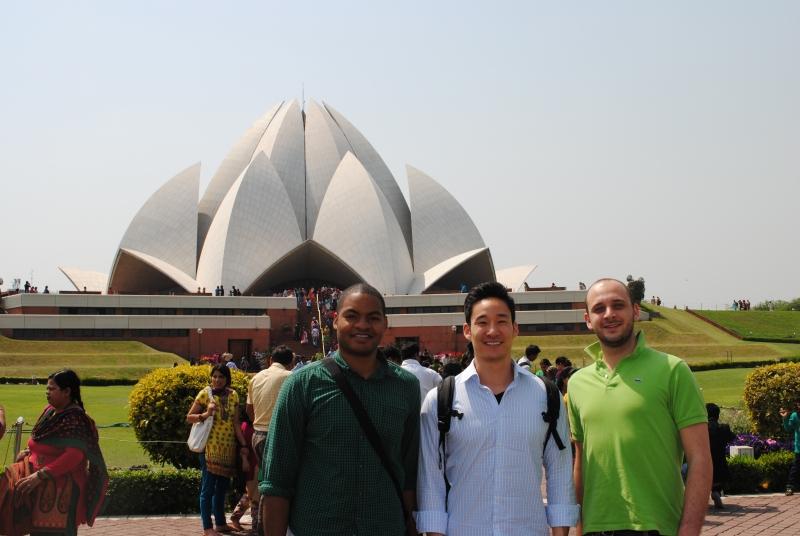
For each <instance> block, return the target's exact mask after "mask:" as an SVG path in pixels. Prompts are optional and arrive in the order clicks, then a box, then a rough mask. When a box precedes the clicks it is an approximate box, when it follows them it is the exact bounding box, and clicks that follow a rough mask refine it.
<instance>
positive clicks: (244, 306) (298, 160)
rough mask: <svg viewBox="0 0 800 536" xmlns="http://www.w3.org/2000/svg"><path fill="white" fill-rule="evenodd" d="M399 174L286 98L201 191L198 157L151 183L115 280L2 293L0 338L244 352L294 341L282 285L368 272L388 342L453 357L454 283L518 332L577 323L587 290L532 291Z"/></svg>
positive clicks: (312, 109) (423, 187) (523, 269)
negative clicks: (503, 300) (509, 306)
mask: <svg viewBox="0 0 800 536" xmlns="http://www.w3.org/2000/svg"><path fill="white" fill-rule="evenodd" d="M406 178H407V183H408V199H406V197H405V196H404V194H403V192H402V191H401V189H400V187H399V185H398V184H397V181H396V180H395V178H394V176H393V175H392V173H391V171H390V170H389V168H388V167H387V166H386V164H385V163H384V161H383V160H382V159H381V157H380V155H379V154H378V152H377V151H376V150H375V149H374V148H373V146H372V145H371V144H370V143H369V141H368V140H367V139H366V138H365V137H364V135H363V134H362V133H361V132H360V131H359V130H358V129H356V127H355V126H353V124H351V123H350V122H349V121H348V120H347V119H346V118H345V117H344V116H343V115H342V114H340V113H339V112H338V111H336V110H335V109H334V108H333V107H332V106H330V105H329V104H327V103H321V104H320V103H317V102H314V101H309V102H307V103H305V104H304V105H303V104H301V103H299V102H298V101H296V100H293V101H285V102H281V103H279V104H277V105H276V106H274V107H273V108H272V109H271V110H269V111H268V112H267V113H266V114H265V115H264V116H262V117H261V118H259V119H258V120H257V121H256V122H255V123H254V124H253V125H252V126H251V127H250V128H249V129H248V130H247V131H246V132H245V133H244V135H243V136H242V137H241V138H240V139H239V140H238V141H237V142H236V143H235V144H234V146H233V148H232V149H231V150H230V152H229V153H228V155H227V156H226V158H225V159H224V160H223V162H222V163H221V164H220V166H219V169H217V170H216V172H215V173H214V175H213V176H212V178H211V180H210V182H209V184H208V187H207V188H206V189H205V191H204V192H202V195H201V192H200V164H199V163H198V164H195V165H192V166H190V167H188V168H187V169H185V170H183V171H181V172H180V173H178V174H177V175H175V176H174V177H172V178H171V179H169V180H167V181H166V182H165V183H164V184H163V185H162V186H161V187H160V188H159V189H158V190H157V191H156V192H154V193H153V194H152V195H151V197H150V198H149V199H148V200H147V201H146V202H145V203H144V205H143V206H142V207H141V208H140V209H139V211H138V212H137V213H136V214H135V215H134V216H133V218H132V219H131V222H130V224H129V226H128V229H127V231H126V232H125V234H124V235H123V236H122V238H121V240H120V243H119V247H118V248H117V250H116V251H115V252H109V256H110V257H111V263H110V270H109V272H108V273H98V272H92V271H86V270H81V269H76V268H67V267H60V269H61V271H62V272H63V273H64V275H65V276H66V277H67V278H68V279H69V281H70V282H71V283H72V284H73V286H74V289H72V290H65V291H61V292H58V293H53V294H24V293H22V294H13V295H8V296H4V297H3V298H2V308H3V309H4V310H5V311H6V312H7V313H9V314H6V315H0V332H2V333H3V334H5V335H8V336H11V337H17V338H47V339H62V338H63V339H74V338H104V339H133V340H141V341H142V342H145V343H146V344H149V345H151V346H153V347H155V348H158V349H162V350H165V351H172V352H175V353H177V354H179V355H181V356H183V357H186V358H187V359H195V358H197V357H199V356H200V355H201V354H206V353H210V352H223V351H231V352H233V353H235V354H243V353H248V354H249V353H250V352H252V351H254V350H256V351H266V350H267V349H268V348H269V347H270V346H271V345H275V344H280V343H283V342H288V341H289V340H290V339H291V338H292V336H293V332H294V327H295V325H297V324H298V323H303V324H304V323H305V322H306V321H307V320H308V318H307V317H306V315H305V314H304V311H303V309H304V308H303V307H298V301H297V300H296V298H295V297H292V296H284V294H286V290H287V289H294V288H311V287H315V288H320V287H322V286H326V287H336V288H344V287H347V286H349V285H351V284H353V283H356V282H359V281H365V282H367V283H369V284H371V285H373V286H375V287H376V288H378V289H379V290H380V291H381V292H382V293H384V295H385V296H386V302H387V307H388V309H389V311H388V312H389V326H390V327H389V330H388V331H387V334H386V336H385V340H384V341H383V342H384V344H391V343H394V342H398V341H401V340H416V341H418V342H419V343H420V345H421V347H423V348H425V349H427V350H429V351H431V352H433V353H437V352H449V351H453V352H455V351H461V350H462V349H463V345H464V341H463V337H462V336H460V329H461V324H462V323H463V313H462V305H463V300H464V296H463V294H462V293H461V292H463V290H464V288H468V287H471V286H473V285H475V284H477V283H480V282H482V281H489V280H497V281H500V282H502V283H503V284H505V286H506V287H507V288H509V289H511V291H512V292H514V294H513V296H514V298H515V300H516V302H517V304H518V321H519V323H520V331H521V332H523V333H575V332H579V331H583V330H585V329H586V328H585V326H584V324H583V300H584V296H585V291H581V290H567V289H565V288H560V287H552V288H551V287H547V288H540V289H531V288H530V287H528V285H527V283H526V280H527V279H528V277H529V276H530V275H531V273H532V272H533V270H534V269H535V266H534V265H530V266H516V267H509V268H505V269H499V270H498V269H496V268H495V266H494V263H493V261H492V255H491V252H490V250H489V248H488V247H487V245H486V244H485V243H484V241H483V239H482V237H481V234H480V232H479V230H478V229H477V227H476V226H475V224H474V223H473V221H472V219H471V218H470V217H469V214H467V212H466V211H465V210H464V208H463V207H462V206H461V205H460V204H459V202H458V201H457V200H456V199H455V197H453V195H451V194H450V193H449V192H448V191H447V190H446V189H445V188H443V187H442V186H441V185H440V184H439V183H438V182H436V180H434V179H433V178H432V177H430V176H428V175H426V174H425V173H423V172H422V171H420V170H418V169H416V168H414V167H411V166H406ZM198 199H199V201H198ZM220 286H221V287H222V288H224V289H225V295H223V296H219V295H215V294H216V292H215V289H217V288H219V287H220ZM233 288H236V289H237V292H236V295H234V296H230V295H228V294H229V291H230V289H233Z"/></svg>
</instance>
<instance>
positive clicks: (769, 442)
mask: <svg viewBox="0 0 800 536" xmlns="http://www.w3.org/2000/svg"><path fill="white" fill-rule="evenodd" d="M728 446H746V447H753V454H754V455H755V457H756V458H759V457H760V456H761V455H762V454H766V453H768V452H780V451H782V450H791V447H792V445H791V442H788V443H787V442H785V441H777V440H775V439H771V438H766V437H761V436H759V435H758V434H738V435H737V436H736V439H734V440H733V441H732V442H731V443H730V444H729V445H728Z"/></svg>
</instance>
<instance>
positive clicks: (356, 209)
mask: <svg viewBox="0 0 800 536" xmlns="http://www.w3.org/2000/svg"><path fill="white" fill-rule="evenodd" d="M314 240H315V241H316V242H318V243H319V244H321V245H322V246H323V247H325V248H327V249H328V250H330V251H331V252H332V253H333V254H335V255H336V256H338V257H339V258H341V259H343V260H345V261H346V262H347V264H348V265H349V266H351V267H352V268H353V269H354V270H355V271H356V272H358V274H359V275H360V276H361V277H363V278H364V280H365V281H366V282H367V283H369V284H371V285H373V286H374V287H376V288H377V289H379V290H380V291H381V292H383V293H385V294H405V293H406V292H407V291H408V286H409V285H410V284H411V281H412V279H413V268H412V265H411V257H410V255H409V252H408V249H407V247H406V243H405V238H404V236H403V231H402V229H401V228H400V225H399V224H398V223H397V220H395V218H394V212H393V211H392V208H391V206H390V205H389V202H388V201H387V199H386V197H384V195H383V193H382V192H381V190H380V188H379V187H378V186H377V185H376V184H375V182H374V181H373V180H372V177H370V175H369V173H368V172H367V170H366V169H365V168H364V166H363V165H362V164H361V162H359V161H358V159H357V158H356V157H355V155H353V153H351V152H348V153H347V154H346V155H345V157H344V158H343V159H342V161H341V163H340V164H339V166H338V167H337V169H336V172H335V173H334V175H333V179H332V180H331V182H330V186H329V188H328V192H327V194H326V195H325V199H324V200H323V203H322V207H321V208H320V211H319V217H318V220H317V226H316V229H315V231H314Z"/></svg>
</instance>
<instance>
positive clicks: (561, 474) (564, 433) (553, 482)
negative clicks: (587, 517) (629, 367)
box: [544, 401, 581, 527]
mask: <svg viewBox="0 0 800 536" xmlns="http://www.w3.org/2000/svg"><path fill="white" fill-rule="evenodd" d="M559 403H560V404H561V411H560V413H559V416H558V426H557V428H556V429H557V430H558V435H559V437H561V438H562V440H563V441H564V443H565V445H564V446H565V448H564V449H563V450H559V448H558V445H556V442H555V441H554V440H553V439H552V438H551V439H550V441H548V442H547V447H546V448H545V452H544V470H545V474H546V475H547V506H546V508H545V512H546V514H547V524H548V525H550V526H551V527H574V526H576V525H577V524H578V521H579V519H580V513H581V507H580V506H579V505H578V504H577V502H576V500H575V485H574V484H573V482H572V450H571V449H570V447H569V427H568V426H567V415H566V413H567V412H566V408H565V407H564V403H563V401H560V402H559Z"/></svg>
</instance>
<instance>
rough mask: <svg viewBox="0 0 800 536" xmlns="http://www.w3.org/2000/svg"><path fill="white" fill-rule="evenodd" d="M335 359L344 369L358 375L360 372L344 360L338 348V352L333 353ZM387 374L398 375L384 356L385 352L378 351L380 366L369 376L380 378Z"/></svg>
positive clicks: (372, 378)
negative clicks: (356, 371)
mask: <svg viewBox="0 0 800 536" xmlns="http://www.w3.org/2000/svg"><path fill="white" fill-rule="evenodd" d="M333 360H334V361H336V363H337V364H338V365H339V367H341V369H342V370H347V371H349V372H350V373H351V374H355V375H356V376H358V374H356V373H355V372H353V370H352V369H351V368H350V365H348V364H347V361H345V360H344V358H343V357H342V354H341V353H340V352H339V350H336V353H335V354H334V355H333ZM386 376H396V374H395V373H394V371H393V370H392V367H390V366H389V362H388V361H387V360H386V358H385V357H384V356H383V353H382V352H380V351H378V368H376V369H375V372H374V373H373V374H372V376H370V377H369V379H370V380H380V379H382V378H384V377H386ZM360 377H361V376H359V378H360Z"/></svg>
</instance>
